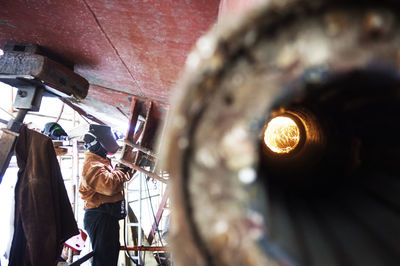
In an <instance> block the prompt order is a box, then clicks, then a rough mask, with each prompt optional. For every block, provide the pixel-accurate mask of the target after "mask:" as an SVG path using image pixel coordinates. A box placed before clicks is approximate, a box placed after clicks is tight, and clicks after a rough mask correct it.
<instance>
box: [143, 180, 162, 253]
mask: <svg viewBox="0 0 400 266" xmlns="http://www.w3.org/2000/svg"><path fill="white" fill-rule="evenodd" d="M146 187H147V194H148V195H149V200H150V207H151V212H152V214H153V218H154V223H155V224H156V230H157V233H158V237H159V238H160V242H161V246H162V247H164V244H163V242H162V239H161V235H160V230H158V223H157V219H156V215H155V214H154V209H153V203H152V201H151V197H150V189H149V184H148V183H147V182H146Z"/></svg>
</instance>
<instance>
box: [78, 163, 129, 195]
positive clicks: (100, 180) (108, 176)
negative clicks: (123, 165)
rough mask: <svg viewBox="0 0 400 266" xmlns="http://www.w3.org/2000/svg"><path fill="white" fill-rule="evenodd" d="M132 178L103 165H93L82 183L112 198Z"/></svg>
mask: <svg viewBox="0 0 400 266" xmlns="http://www.w3.org/2000/svg"><path fill="white" fill-rule="evenodd" d="M129 179H130V176H129V175H128V174H126V173H124V172H122V171H120V170H112V169H111V167H107V166H105V165H104V164H101V163H93V164H92V165H91V167H90V169H88V171H87V172H86V174H85V176H84V177H83V180H82V183H83V184H84V185H85V186H87V187H90V188H91V189H93V190H94V191H96V192H97V193H100V194H103V195H106V196H112V195H114V194H116V193H119V192H121V191H122V189H123V184H124V182H126V181H128V180H129Z"/></svg>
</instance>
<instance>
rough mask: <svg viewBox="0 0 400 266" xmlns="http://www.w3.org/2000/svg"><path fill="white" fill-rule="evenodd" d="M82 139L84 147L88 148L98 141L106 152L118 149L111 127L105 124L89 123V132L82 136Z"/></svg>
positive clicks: (113, 151) (114, 151)
mask: <svg viewBox="0 0 400 266" xmlns="http://www.w3.org/2000/svg"><path fill="white" fill-rule="evenodd" d="M84 141H85V148H86V149H90V148H91V147H93V146H94V145H96V144H97V143H100V145H101V146H102V147H103V148H104V149H105V150H106V151H107V152H108V153H116V152H117V150H118V149H119V146H118V143H117V141H116V140H115V138H114V134H113V132H112V131H111V128H110V127H109V126H106V125H95V124H91V125H90V126H89V132H88V133H86V134H85V136H84Z"/></svg>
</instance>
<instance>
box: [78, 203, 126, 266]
mask: <svg viewBox="0 0 400 266" xmlns="http://www.w3.org/2000/svg"><path fill="white" fill-rule="evenodd" d="M83 223H84V226H85V230H86V231H87V232H88V234H89V237H90V240H91V242H92V248H93V250H94V256H93V263H92V265H93V266H103V265H104V266H113V265H117V263H118V254H119V248H120V244H119V223H118V218H116V217H114V216H111V215H109V214H107V213H104V212H99V211H95V210H88V211H86V212H85V217H84V220H83Z"/></svg>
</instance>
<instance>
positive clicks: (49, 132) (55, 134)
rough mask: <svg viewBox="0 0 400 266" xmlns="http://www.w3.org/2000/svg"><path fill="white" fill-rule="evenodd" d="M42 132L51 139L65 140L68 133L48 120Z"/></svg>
mask: <svg viewBox="0 0 400 266" xmlns="http://www.w3.org/2000/svg"><path fill="white" fill-rule="evenodd" d="M42 133H43V134H45V135H46V136H49V137H50V138H51V139H52V140H67V139H68V134H67V133H66V132H65V131H64V129H63V128H62V127H61V126H60V125H59V124H57V123H55V122H49V123H47V124H46V125H44V129H43V130H42Z"/></svg>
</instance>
